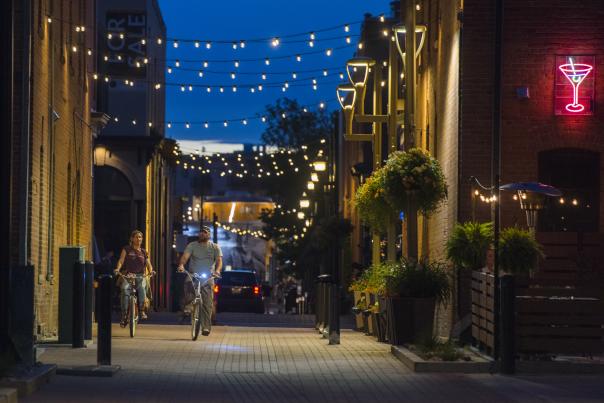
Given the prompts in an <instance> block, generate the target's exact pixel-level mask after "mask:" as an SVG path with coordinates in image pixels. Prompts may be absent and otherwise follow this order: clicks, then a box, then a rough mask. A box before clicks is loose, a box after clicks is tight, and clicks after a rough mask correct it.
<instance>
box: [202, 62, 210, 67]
mask: <svg viewBox="0 0 604 403" xmlns="http://www.w3.org/2000/svg"><path fill="white" fill-rule="evenodd" d="M209 65H210V63H208V62H207V60H206V61H204V62H203V67H205V68H207V67H208V66H209Z"/></svg>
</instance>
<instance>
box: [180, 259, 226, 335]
mask: <svg viewBox="0 0 604 403" xmlns="http://www.w3.org/2000/svg"><path fill="white" fill-rule="evenodd" d="M184 273H186V275H187V276H188V277H189V279H190V280H191V283H192V284H193V289H194V290H195V299H194V300H193V302H192V303H191V304H192V305H193V309H192V311H191V339H192V340H193V341H195V340H197V337H199V331H200V330H201V304H202V302H203V301H202V296H201V288H202V287H204V286H205V285H206V284H208V282H209V281H210V280H212V279H218V278H220V276H219V275H217V274H216V273H212V275H211V276H210V277H208V278H207V279H205V280H204V281H202V280H203V279H204V277H203V276H202V275H199V274H197V273H189V272H188V271H186V270H185V271H184Z"/></svg>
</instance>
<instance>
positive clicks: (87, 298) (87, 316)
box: [84, 261, 94, 340]
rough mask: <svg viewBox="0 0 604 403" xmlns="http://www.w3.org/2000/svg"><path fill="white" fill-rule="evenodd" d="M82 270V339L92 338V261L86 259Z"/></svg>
mask: <svg viewBox="0 0 604 403" xmlns="http://www.w3.org/2000/svg"><path fill="white" fill-rule="evenodd" d="M84 270H85V271H84V340H92V307H93V300H94V295H93V290H94V288H93V283H94V263H93V262H91V261H87V262H86V265H85V269H84Z"/></svg>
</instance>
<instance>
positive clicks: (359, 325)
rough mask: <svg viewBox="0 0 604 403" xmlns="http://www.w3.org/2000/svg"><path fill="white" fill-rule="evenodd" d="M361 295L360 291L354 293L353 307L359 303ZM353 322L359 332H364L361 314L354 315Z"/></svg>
mask: <svg viewBox="0 0 604 403" xmlns="http://www.w3.org/2000/svg"><path fill="white" fill-rule="evenodd" d="M362 295H363V293H362V292H361V291H354V305H355V306H356V305H357V304H358V303H359V300H360V299H361V296H362ZM354 322H355V326H356V329H357V330H359V331H361V330H364V325H363V315H362V314H358V315H354Z"/></svg>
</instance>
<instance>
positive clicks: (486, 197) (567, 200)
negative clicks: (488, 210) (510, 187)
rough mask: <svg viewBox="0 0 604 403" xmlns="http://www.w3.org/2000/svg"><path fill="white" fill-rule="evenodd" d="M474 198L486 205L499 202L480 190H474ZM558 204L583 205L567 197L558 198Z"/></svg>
mask: <svg viewBox="0 0 604 403" xmlns="http://www.w3.org/2000/svg"><path fill="white" fill-rule="evenodd" d="M523 196H524V197H526V196H525V195H523ZM472 197H473V198H475V199H476V200H480V201H481V202H483V203H485V204H491V203H494V202H496V201H497V197H496V196H493V195H485V194H483V193H482V192H481V191H480V190H478V189H474V191H473V192H472ZM511 199H512V200H514V201H518V195H517V194H513V195H512V196H511ZM558 203H559V204H561V205H569V206H572V207H580V206H581V203H580V202H579V200H578V199H577V198H574V197H573V198H565V197H559V198H558ZM586 207H589V205H586Z"/></svg>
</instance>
